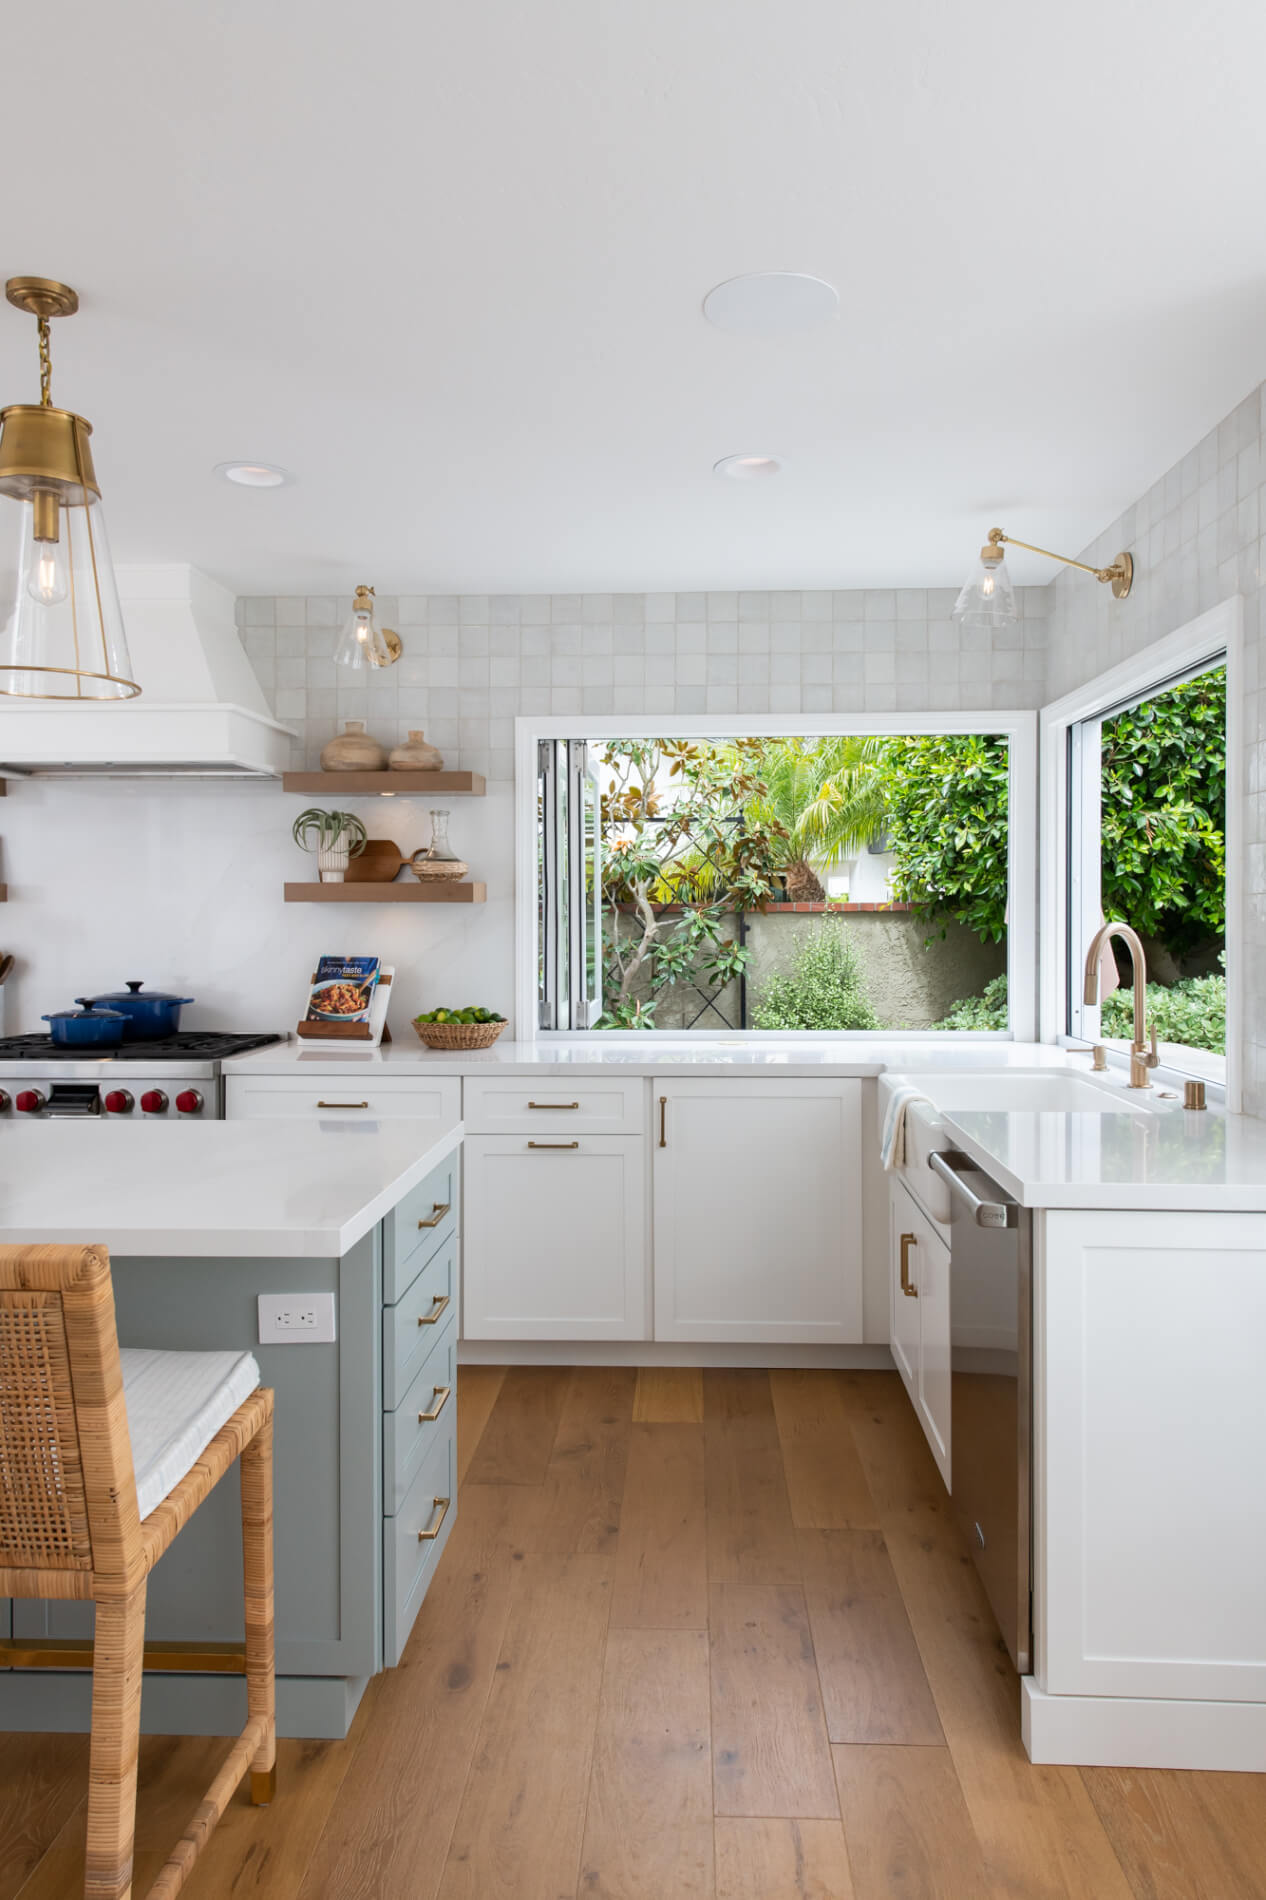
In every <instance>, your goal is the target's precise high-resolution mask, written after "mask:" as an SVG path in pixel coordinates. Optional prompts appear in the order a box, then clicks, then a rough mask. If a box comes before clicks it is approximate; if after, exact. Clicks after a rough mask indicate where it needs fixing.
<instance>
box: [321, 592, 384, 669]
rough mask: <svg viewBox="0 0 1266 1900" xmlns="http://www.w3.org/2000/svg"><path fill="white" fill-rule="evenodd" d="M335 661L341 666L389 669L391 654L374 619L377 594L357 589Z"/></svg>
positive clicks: (336, 648) (340, 636)
mask: <svg viewBox="0 0 1266 1900" xmlns="http://www.w3.org/2000/svg"><path fill="white" fill-rule="evenodd" d="M334 658H335V661H336V662H337V664H338V665H339V666H390V665H391V661H392V654H391V652H390V650H389V649H388V646H387V642H386V640H385V639H384V638H383V630H382V628H381V627H380V626H379V625H378V622H377V620H376V618H375V617H374V590H373V588H372V587H358V588H357V589H356V598H355V600H354V601H353V602H352V611H351V613H350V614H349V615H348V617H347V620H346V622H345V624H344V627H343V631H342V633H341V634H340V635H339V642H338V645H337V646H336V647H335V649H334Z"/></svg>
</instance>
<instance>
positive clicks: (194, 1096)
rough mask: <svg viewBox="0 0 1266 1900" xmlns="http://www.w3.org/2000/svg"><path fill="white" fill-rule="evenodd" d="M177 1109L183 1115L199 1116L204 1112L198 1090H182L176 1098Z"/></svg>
mask: <svg viewBox="0 0 1266 1900" xmlns="http://www.w3.org/2000/svg"><path fill="white" fill-rule="evenodd" d="M176 1107H177V1108H178V1109H179V1111H180V1113H181V1114H182V1115H197V1114H199V1113H201V1110H202V1097H201V1096H200V1095H199V1093H198V1091H197V1089H181V1091H180V1093H179V1095H178V1096H177V1097H176Z"/></svg>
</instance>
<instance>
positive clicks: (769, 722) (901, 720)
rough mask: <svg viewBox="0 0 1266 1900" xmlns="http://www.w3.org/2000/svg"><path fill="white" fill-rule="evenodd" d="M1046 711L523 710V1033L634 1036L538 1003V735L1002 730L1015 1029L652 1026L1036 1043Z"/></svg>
mask: <svg viewBox="0 0 1266 1900" xmlns="http://www.w3.org/2000/svg"><path fill="white" fill-rule="evenodd" d="M1037 717H1038V716H1037V714H1036V713H1035V712H1027V711H1015V712H994V711H982V712H954V713H945V712H937V713H926V714H915V713H873V714H851V715H846V716H843V717H832V716H831V715H830V714H821V713H817V714H814V713H733V714H728V713H727V714H726V715H724V716H723V717H718V716H716V715H715V714H708V715H704V714H702V713H701V714H698V715H695V714H685V713H674V714H660V715H656V714H649V713H630V714H628V715H627V716H626V717H623V718H619V719H612V718H610V717H604V718H600V719H599V718H592V719H591V718H586V717H584V715H582V714H575V715H573V714H568V715H567V716H566V717H565V718H561V717H546V716H544V715H540V716H536V715H531V714H520V716H519V717H518V718H517V719H516V720H515V722H514V727H515V732H514V744H515V769H514V800H515V907H514V908H515V931H514V937H515V978H514V984H515V1023H516V1032H515V1033H516V1035H517V1037H518V1039H519V1041H520V1042H536V1041H540V1042H575V1041H576V1040H577V1036H578V1034H579V1038H580V1040H582V1041H583V1042H585V1043H593V1042H595V1041H597V1042H603V1041H609V1042H614V1043H624V1044H627V1043H628V1042H629V1041H630V1040H631V1036H630V1032H629V1031H628V1030H619V1029H617V1030H597V1031H593V1030H589V1031H581V1032H576V1031H568V1030H543V1029H539V1028H538V1026H537V1012H536V975H535V972H536V952H537V944H536V744H537V740H538V739H627V738H628V737H629V736H630V735H632V736H634V737H636V736H637V735H638V734H639V733H643V734H645V735H647V736H652V735H653V736H654V737H656V738H665V739H732V738H734V737H735V735H736V733H737V734H739V735H740V736H741V737H743V738H749V737H750V738H753V739H778V738H785V737H786V736H787V735H788V734H789V733H793V732H794V733H795V735H796V736H797V737H803V738H806V739H825V738H837V737H842V736H845V735H850V734H860V735H863V736H866V737H883V736H884V735H891V736H892V737H893V738H903V737H911V738H917V737H919V736H920V735H922V734H927V735H929V736H932V737H935V736H937V735H940V734H944V733H950V734H956V733H973V732H979V733H997V734H998V736H999V737H1000V738H1005V739H1006V740H1007V741H1008V744H1009V747H1010V762H1011V780H1010V787H1009V801H1008V805H1009V823H1008V828H1007V829H1008V861H1007V877H1008V889H1009V892H1010V909H1009V914H1008V918H1007V994H1008V997H1009V999H1010V1009H1011V1027H1010V1029H1009V1030H1008V1031H1005V1032H999V1031H995V1032H992V1033H991V1032H987V1031H986V1032H981V1031H970V1030H940V1031H936V1032H931V1031H929V1030H926V1029H923V1030H904V1031H902V1030H891V1029H885V1030H858V1029H848V1030H796V1031H792V1030H788V1031H782V1030H780V1031H779V1032H778V1035H777V1037H776V1038H771V1033H770V1031H769V1030H764V1029H747V1030H739V1029H715V1030H714V1029H707V1030H691V1031H689V1032H682V1031H674V1030H654V1031H648V1032H647V1037H648V1039H653V1041H654V1043H655V1045H656V1047H660V1046H662V1045H666V1044H668V1043H670V1042H677V1043H683V1042H684V1043H715V1042H721V1041H724V1042H734V1041H735V1040H736V1039H737V1040H741V1041H743V1042H754V1043H766V1044H767V1043H769V1042H770V1041H771V1039H774V1040H778V1041H780V1042H794V1041H796V1040H805V1041H814V1042H821V1041H823V1040H830V1041H839V1042H854V1043H856V1042H866V1041H870V1042H900V1041H910V1042H927V1041H928V1040H929V1037H930V1036H932V1035H933V1034H935V1036H936V1037H938V1038H939V1037H940V1036H944V1037H946V1038H947V1039H957V1040H960V1041H970V1042H981V1041H989V1042H998V1041H1002V1042H1033V1041H1035V1040H1036V1034H1037Z"/></svg>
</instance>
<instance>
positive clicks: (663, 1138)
mask: <svg viewBox="0 0 1266 1900" xmlns="http://www.w3.org/2000/svg"><path fill="white" fill-rule="evenodd" d="M667 1113H668V1097H667V1096H666V1095H661V1096H660V1098H659V1145H660V1147H661V1148H666V1147H667V1146H668V1135H667V1133H666V1132H665V1129H664V1117H665V1116H666V1115H667Z"/></svg>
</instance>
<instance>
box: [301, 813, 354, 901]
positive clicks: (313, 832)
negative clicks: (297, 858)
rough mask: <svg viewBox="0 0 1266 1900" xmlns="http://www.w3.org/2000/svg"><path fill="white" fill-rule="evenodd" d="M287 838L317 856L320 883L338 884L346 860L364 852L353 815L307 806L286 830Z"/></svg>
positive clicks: (345, 867) (341, 878)
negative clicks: (287, 831) (290, 838)
mask: <svg viewBox="0 0 1266 1900" xmlns="http://www.w3.org/2000/svg"><path fill="white" fill-rule="evenodd" d="M290 835H291V837H292V838H293V839H294V841H295V843H296V844H297V845H298V846H299V847H300V848H301V849H302V850H304V851H315V852H316V854H317V874H318V876H319V877H320V879H321V882H322V884H341V883H342V882H343V876H344V873H345V872H346V870H347V866H348V861H349V859H351V858H354V857H359V856H360V853H361V852H362V851H363V850H364V849H365V842H366V833H365V827H364V825H363V824H362V823H361V821H360V819H359V818H358V817H357V816H356V814H355V813H354V812H350V811H322V810H321V807H320V806H319V805H310V806H309V807H308V809H307V811H301V812H300V813H299V816H298V817H297V818H296V819H295V821H294V824H293V825H292V826H291V827H290Z"/></svg>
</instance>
